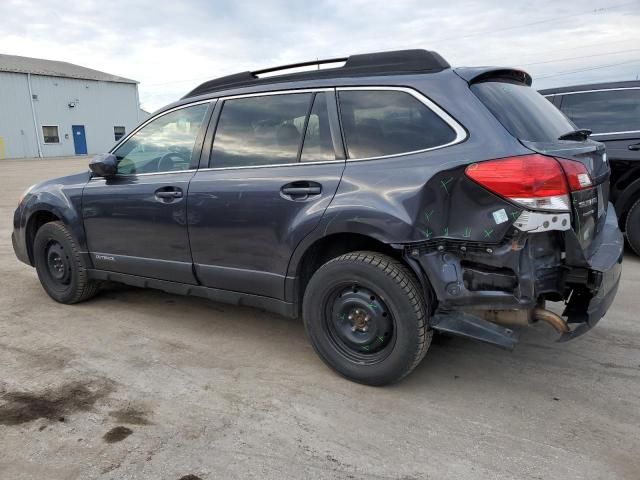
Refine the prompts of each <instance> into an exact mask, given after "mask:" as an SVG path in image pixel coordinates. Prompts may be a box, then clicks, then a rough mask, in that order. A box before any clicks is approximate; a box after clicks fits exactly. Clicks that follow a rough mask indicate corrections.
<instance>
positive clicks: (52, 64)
mask: <svg viewBox="0 0 640 480" xmlns="http://www.w3.org/2000/svg"><path fill="white" fill-rule="evenodd" d="M0 72H15V73H31V74H33V75H46V76H51V77H65V78H79V79H82V80H98V81H102V82H116V83H138V82H137V81H135V80H131V79H129V78H124V77H119V76H117V75H111V74H110V73H105V72H100V71H99V70H93V69H91V68H86V67H81V66H80V65H74V64H73V63H67V62H59V61H57V60H44V59H42V58H31V57H20V56H18V55H4V54H0Z"/></svg>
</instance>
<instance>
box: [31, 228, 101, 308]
mask: <svg viewBox="0 0 640 480" xmlns="http://www.w3.org/2000/svg"><path fill="white" fill-rule="evenodd" d="M33 258H34V261H35V267H36V272H37V273H38V278H39V279H40V283H41V284H42V287H43V288H44V290H45V292H47V294H48V295H49V296H50V297H51V298H53V299H54V300H55V301H56V302H60V303H65V304H72V303H78V302H82V301H84V300H88V299H89V298H91V297H93V296H94V295H95V294H96V293H97V292H98V288H99V286H100V284H99V282H97V281H95V280H90V279H89V278H88V275H87V266H86V265H85V263H84V260H83V258H82V255H81V254H80V249H79V248H78V244H77V243H76V241H75V240H74V239H73V236H72V235H71V232H70V231H69V229H68V228H67V227H66V226H65V225H64V224H63V223H62V222H50V223H45V224H44V225H43V226H42V227H40V229H39V230H38V232H37V233H36V238H35V240H34V242H33Z"/></svg>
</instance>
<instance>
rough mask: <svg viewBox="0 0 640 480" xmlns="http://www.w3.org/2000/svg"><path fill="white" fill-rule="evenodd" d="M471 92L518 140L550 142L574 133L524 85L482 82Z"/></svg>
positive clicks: (532, 90)
mask: <svg viewBox="0 0 640 480" xmlns="http://www.w3.org/2000/svg"><path fill="white" fill-rule="evenodd" d="M471 91H472V92H473V93H474V94H475V95H476V96H477V97H478V98H479V99H480V101H481V102H482V103H483V104H484V105H485V106H486V107H487V108H488V109H489V110H490V111H491V113H492V114H493V116H494V117H496V118H497V119H498V121H499V122H500V123H501V124H502V125H503V126H504V128H506V129H507V130H508V131H509V133H510V134H511V135H513V136H514V137H516V138H518V139H520V140H527V141H531V142H553V141H555V140H557V139H558V137H560V136H561V135H563V134H565V133H568V132H570V131H572V130H575V129H576V127H575V125H573V124H572V123H571V121H570V120H569V119H568V118H567V117H566V116H565V115H564V114H563V113H562V112H561V111H560V110H558V109H557V108H556V107H554V106H553V105H552V104H551V103H550V102H549V101H547V100H546V99H545V98H544V97H543V96H542V95H540V94H539V93H538V92H537V91H536V90H534V89H533V88H531V87H529V86H527V85H522V84H517V83H508V82H497V81H493V82H492V81H486V82H480V83H476V84H474V85H471Z"/></svg>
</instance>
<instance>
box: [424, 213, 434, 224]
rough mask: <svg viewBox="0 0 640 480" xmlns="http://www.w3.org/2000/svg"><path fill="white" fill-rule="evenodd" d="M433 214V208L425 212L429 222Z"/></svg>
mask: <svg viewBox="0 0 640 480" xmlns="http://www.w3.org/2000/svg"><path fill="white" fill-rule="evenodd" d="M431 215H433V210H431V211H430V212H428V213H425V214H424V218H426V219H427V222H428V221H429V220H431Z"/></svg>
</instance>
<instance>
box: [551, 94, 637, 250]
mask: <svg viewBox="0 0 640 480" xmlns="http://www.w3.org/2000/svg"><path fill="white" fill-rule="evenodd" d="M540 93H541V94H542V95H544V96H546V97H547V99H548V100H549V101H550V102H551V103H553V104H554V105H555V106H556V107H558V108H559V109H560V110H562V112H564V114H565V115H566V116H567V117H569V119H570V120H571V121H572V122H573V123H574V124H576V125H577V126H578V127H579V128H584V129H589V130H591V131H592V133H591V138H593V139H594V140H597V141H599V142H602V143H604V144H605V145H606V147H607V160H608V162H609V164H610V168H611V179H610V185H611V187H610V188H611V189H610V200H611V202H612V203H613V205H614V207H615V209H616V212H617V213H618V220H619V222H618V223H619V225H620V228H621V229H622V230H623V231H624V232H625V233H626V235H627V241H628V242H629V245H630V246H631V248H632V249H633V250H634V251H635V252H636V253H637V254H638V255H640V81H630V82H613V83H598V84H591V85H574V86H571V87H563V88H554V89H547V90H541V91H540Z"/></svg>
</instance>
